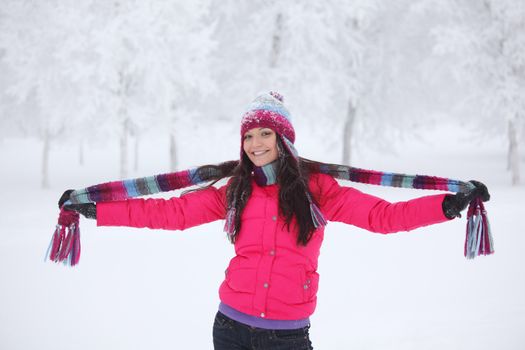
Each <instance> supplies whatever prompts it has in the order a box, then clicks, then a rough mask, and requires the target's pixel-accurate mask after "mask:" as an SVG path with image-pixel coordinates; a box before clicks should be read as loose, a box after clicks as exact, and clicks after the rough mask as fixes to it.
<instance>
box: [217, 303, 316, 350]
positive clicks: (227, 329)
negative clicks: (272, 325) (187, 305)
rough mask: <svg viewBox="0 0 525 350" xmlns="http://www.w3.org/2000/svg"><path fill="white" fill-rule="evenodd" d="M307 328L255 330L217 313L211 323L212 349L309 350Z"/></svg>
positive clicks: (310, 347) (309, 343)
mask: <svg viewBox="0 0 525 350" xmlns="http://www.w3.org/2000/svg"><path fill="white" fill-rule="evenodd" d="M309 328H310V326H307V327H304V328H299V329H275V330H274V329H262V328H256V327H251V326H248V325H245V324H243V323H240V322H237V321H235V320H232V319H231V318H229V317H227V316H225V315H224V314H222V313H221V312H217V315H216V316H215V322H214V323H213V347H214V349H215V350H263V349H272V350H311V349H313V347H312V343H311V342H310V337H309V335H308V329H309Z"/></svg>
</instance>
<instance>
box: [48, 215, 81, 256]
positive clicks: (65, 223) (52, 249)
mask: <svg viewBox="0 0 525 350" xmlns="http://www.w3.org/2000/svg"><path fill="white" fill-rule="evenodd" d="M58 222H59V223H58V225H56V228H55V232H54V233H53V236H52V237H51V242H49V247H48V248H47V252H46V257H45V260H46V261H47V260H51V261H54V262H56V263H63V264H64V265H66V266H75V265H77V264H78V262H79V260H80V250H81V247H80V227H79V225H78V223H79V214H78V213H76V212H74V211H68V210H65V209H63V208H62V209H60V215H59V218H58Z"/></svg>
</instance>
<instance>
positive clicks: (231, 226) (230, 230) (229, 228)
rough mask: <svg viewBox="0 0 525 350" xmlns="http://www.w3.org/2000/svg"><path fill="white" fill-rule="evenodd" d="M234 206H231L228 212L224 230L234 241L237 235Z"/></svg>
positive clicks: (230, 239) (229, 238) (231, 240)
mask: <svg viewBox="0 0 525 350" xmlns="http://www.w3.org/2000/svg"><path fill="white" fill-rule="evenodd" d="M236 212H237V211H236V210H235V208H234V207H232V208H230V209H229V210H228V212H227V213H226V220H225V222H224V232H226V233H227V234H228V240H229V241H230V242H232V243H233V236H234V235H235V214H236Z"/></svg>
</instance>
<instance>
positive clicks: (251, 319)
mask: <svg viewBox="0 0 525 350" xmlns="http://www.w3.org/2000/svg"><path fill="white" fill-rule="evenodd" d="M219 311H220V312H221V313H223V314H224V315H226V316H228V317H229V318H231V319H232V320H235V321H237V322H240V323H244V324H245V325H248V326H252V327H257V328H264V329H298V328H304V327H306V326H308V325H310V319H309V318H304V319H302V320H269V319H266V318H261V317H257V316H252V315H248V314H245V313H244V312H240V311H237V310H235V309H234V308H232V307H231V306H228V305H226V304H224V303H222V302H221V303H220V304H219Z"/></svg>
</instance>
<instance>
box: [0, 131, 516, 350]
mask: <svg viewBox="0 0 525 350" xmlns="http://www.w3.org/2000/svg"><path fill="white" fill-rule="evenodd" d="M225 130H226V129H225ZM195 132H196V133H199V131H195ZM449 132H450V129H448V128H443V129H438V130H436V129H433V130H431V131H429V132H428V133H427V134H425V135H422V139H423V140H425V141H415V140H405V141H404V142H401V141H400V142H399V144H398V145H397V146H398V147H397V149H398V153H397V154H394V153H391V154H379V153H377V152H374V151H365V150H363V149H361V150H360V152H359V154H357V155H356V156H355V158H354V165H355V166H359V167H364V168H372V169H377V170H388V171H400V172H407V173H413V172H417V173H420V174H429V175H437V176H445V177H452V178H459V179H463V180H469V179H478V180H480V181H483V182H485V183H486V184H487V185H488V187H489V189H490V192H491V194H492V200H491V201H490V202H489V203H488V204H487V209H488V212H489V218H490V219H491V225H492V228H493V232H494V237H495V248H496V254H495V255H493V256H489V257H479V258H477V259H475V260H473V261H467V260H466V259H465V258H463V255H462V249H463V240H464V228H465V220H464V219H459V220H455V221H453V222H449V223H445V224H441V225H437V226H433V227H428V228H424V229H419V230H417V231H415V232H409V233H400V234H396V235H391V236H381V235H376V234H372V233H367V232H364V231H362V230H359V229H356V228H354V227H351V226H346V225H342V224H337V223H330V224H329V226H328V228H327V231H326V234H325V243H324V246H323V249H322V251H321V258H320V268H319V272H320V274H321V284H320V290H319V294H318V297H319V298H318V307H317V311H316V313H315V314H314V316H313V317H312V319H311V320H312V328H311V339H312V341H313V344H314V347H315V348H317V349H425V350H432V349H440V350H442V349H447V350H453V349H462V350H470V349H472V350H474V349H476V350H484V349H494V348H496V347H497V348H498V349H505V350H514V349H515V350H522V349H524V348H525V332H524V331H525V297H524V296H525V273H523V271H522V269H523V267H524V266H525V255H524V254H523V252H522V249H523V247H524V246H525V223H524V221H523V220H522V218H521V215H524V214H525V212H524V208H525V207H524V205H523V203H522V201H523V198H525V187H524V186H519V187H511V186H510V185H509V182H510V181H509V175H508V174H507V173H506V172H505V156H504V154H505V146H504V144H503V142H498V141H493V142H491V143H489V144H484V145H477V144H476V143H473V142H472V141H469V140H468V139H463V138H461V137H457V136H455V135H446V137H445V134H446V133H449ZM201 133H202V132H201ZM221 137H224V133H221V132H214V133H209V134H205V135H204V134H202V135H201V134H198V135H195V134H192V135H186V136H184V137H183V139H182V142H181V145H180V146H179V149H180V150H184V152H181V153H180V163H181V167H187V166H189V165H197V164H202V163H204V162H217V161H220V160H225V159H231V158H234V157H235V155H237V154H238V148H237V147H238V145H237V142H238V141H237V140H238V138H237V137H230V138H229V139H232V140H234V141H231V142H230V141H229V143H226V144H225V143H224V142H223V141H222V139H221ZM447 139H448V140H450V141H448V142H445V140H447ZM159 142H163V141H162V140H160V139H159V138H151V139H150V140H149V141H144V142H143V149H142V152H141V154H142V156H143V161H142V163H141V166H140V168H139V171H138V172H136V173H134V174H133V176H143V175H151V174H154V173H159V172H164V171H166V168H165V164H167V156H166V155H165V152H160V151H159V149H164V148H163V147H166V146H167V144H166V143H162V144H159ZM113 146H114V147H113ZM116 146H117V142H114V143H111V142H110V143H109V144H108V145H107V146H105V147H93V148H92V149H91V150H90V151H89V152H87V155H86V163H85V165H83V166H80V165H78V164H77V161H76V150H74V149H69V148H67V147H66V146H61V147H57V148H55V149H54V150H53V153H52V159H51V163H50V164H51V184H52V187H51V189H49V190H41V189H39V183H40V178H39V176H40V153H41V149H40V145H39V144H37V143H35V142H33V141H30V140H6V141H4V142H3V143H2V144H0V164H2V170H1V172H0V181H1V183H2V184H3V186H2V192H3V200H2V201H1V204H0V209H1V210H0V213H1V214H0V280H1V287H0V349H2V350H17V349H24V350H25V349H40V350H47V349H53V350H62V349H68V350H69V349H211V348H212V341H211V327H212V321H213V317H214V315H215V312H216V309H217V305H218V303H219V300H218V294H217V289H218V286H219V284H220V282H221V280H222V278H223V271H224V268H225V267H226V265H227V262H228V260H229V259H230V258H231V255H232V253H233V248H232V246H231V245H230V244H229V243H227V240H226V238H225V236H224V233H222V225H223V223H222V222H216V223H212V224H208V225H205V226H201V227H197V228H193V229H191V230H188V231H186V232H169V231H151V230H146V229H142V230H139V229H130V228H97V227H96V225H95V223H94V222H93V221H88V220H83V222H82V227H81V229H82V249H83V252H82V258H81V260H80V265H79V266H78V267H76V268H72V269H71V268H67V267H64V266H61V265H56V264H52V263H49V262H47V263H44V261H43V258H44V253H45V250H46V248H47V245H48V243H49V239H50V237H51V234H52V231H53V227H54V225H55V220H56V215H57V208H56V202H57V200H58V197H59V196H60V194H61V193H62V192H63V190H65V189H67V188H75V187H83V186H86V185H90V184H93V183H98V182H103V181H108V180H114V179H115V178H116V177H117V175H118V158H117V157H118V150H117V148H116ZM298 147H299V150H300V151H301V152H302V153H303V154H304V155H305V156H307V157H311V158H315V159H323V160H327V161H333V162H336V161H338V159H337V158H336V157H335V156H332V158H329V156H326V150H323V149H322V144H320V143H315V142H313V140H309V139H308V138H301V135H299V141H298ZM333 153H334V154H338V152H337V153H336V152H335V151H334V152H333ZM345 184H346V185H351V184H350V183H345ZM358 187H359V188H361V189H363V190H364V191H366V192H369V193H374V194H377V195H379V196H382V197H384V198H387V199H390V200H403V199H407V198H412V197H416V196H419V195H423V194H426V193H425V192H421V191H415V190H404V189H387V188H380V187H373V186H358Z"/></svg>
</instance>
